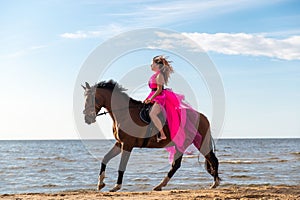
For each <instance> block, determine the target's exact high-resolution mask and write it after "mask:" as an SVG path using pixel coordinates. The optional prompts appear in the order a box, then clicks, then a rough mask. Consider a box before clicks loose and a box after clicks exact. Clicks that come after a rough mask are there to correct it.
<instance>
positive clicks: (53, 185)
mask: <svg viewBox="0 0 300 200" xmlns="http://www.w3.org/2000/svg"><path fill="white" fill-rule="evenodd" d="M42 187H43V188H54V187H58V185H55V184H47V185H43V186H42Z"/></svg>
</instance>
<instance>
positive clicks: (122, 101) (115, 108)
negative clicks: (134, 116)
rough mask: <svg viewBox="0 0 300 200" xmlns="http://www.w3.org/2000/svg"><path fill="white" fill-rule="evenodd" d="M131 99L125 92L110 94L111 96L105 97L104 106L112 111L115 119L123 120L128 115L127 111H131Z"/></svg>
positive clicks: (111, 113)
mask: <svg viewBox="0 0 300 200" xmlns="http://www.w3.org/2000/svg"><path fill="white" fill-rule="evenodd" d="M130 101H131V99H130V98H129V97H127V96H125V95H123V94H119V93H116V94H113V95H112V94H110V95H109V98H107V99H105V105H104V107H105V108H106V109H107V110H108V111H109V112H110V116H111V117H112V119H113V121H118V122H121V121H123V120H124V119H125V118H126V117H127V116H126V114H125V113H128V112H129V111H128V109H129V108H128V105H130V104H131V103H130ZM128 102H129V103H128Z"/></svg>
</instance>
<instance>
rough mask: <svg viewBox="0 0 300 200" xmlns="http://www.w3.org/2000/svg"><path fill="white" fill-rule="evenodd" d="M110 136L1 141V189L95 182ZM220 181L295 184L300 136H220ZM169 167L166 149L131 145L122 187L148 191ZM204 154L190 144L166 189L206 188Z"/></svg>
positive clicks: (111, 176)
mask: <svg viewBox="0 0 300 200" xmlns="http://www.w3.org/2000/svg"><path fill="white" fill-rule="evenodd" d="M114 142H115V141H114V140H89V141H80V140H57V141H45V140H42V141H37V140H34V141H0V156H1V159H0V193H1V194H11V193H34V192H39V193H40V192H47V193H49V192H58V191H67V190H78V189H91V190H94V189H96V187H97V181H98V174H99V170H100V163H101V159H102V158H103V156H104V155H105V153H106V152H108V150H109V149H110V148H111V147H112V146H113V144H114ZM216 156H217V158H218V159H219V163H220V165H219V173H220V177H221V178H222V182H221V186H220V187H222V186H230V185H256V184H264V185H266V184H270V185H282V184H285V185H299V184H300V139H218V140H216ZM119 160H120V156H117V157H115V158H114V159H112V160H111V162H110V163H109V164H108V166H107V170H106V179H105V183H106V187H105V188H104V189H103V191H108V190H109V189H111V188H112V187H113V186H114V184H115V183H116V180H117V174H118V173H117V171H118V165H119ZM169 169H170V164H169V160H168V152H167V151H166V150H165V149H140V148H136V149H134V150H133V152H132V154H131V157H130V159H129V163H128V166H127V170H126V172H125V175H124V181H123V188H122V191H150V190H151V189H152V188H153V187H154V186H155V185H156V184H158V183H159V182H160V181H161V180H162V179H163V178H164V177H165V176H166V174H167V172H168V171H169ZM212 182H213V178H212V177H211V176H210V175H209V174H208V173H207V172H206V170H205V167H204V157H203V155H199V152H198V151H196V150H195V149H192V148H191V149H189V152H188V154H185V155H184V157H183V160H182V165H181V168H180V169H179V170H178V171H177V173H176V174H175V175H174V177H173V178H172V179H171V181H170V182H169V184H168V186H167V187H166V188H165V189H200V188H207V187H209V185H210V184H211V183H212Z"/></svg>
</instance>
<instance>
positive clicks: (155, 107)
mask: <svg viewBox="0 0 300 200" xmlns="http://www.w3.org/2000/svg"><path fill="white" fill-rule="evenodd" d="M160 112H161V110H160V105H159V104H158V103H154V104H153V106H152V108H151V111H150V113H149V115H150V118H151V120H152V121H153V123H154V125H155V126H156V128H157V129H158V130H159V132H160V135H161V136H160V139H162V140H164V139H167V137H166V135H165V133H164V131H163V126H162V123H161V121H160V119H159V118H158V116H157V115H158V114H159V113H160Z"/></svg>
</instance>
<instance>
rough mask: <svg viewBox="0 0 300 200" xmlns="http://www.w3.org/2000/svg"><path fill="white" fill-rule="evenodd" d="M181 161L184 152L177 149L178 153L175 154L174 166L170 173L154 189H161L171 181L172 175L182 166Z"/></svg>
mask: <svg viewBox="0 0 300 200" xmlns="http://www.w3.org/2000/svg"><path fill="white" fill-rule="evenodd" d="M181 161H182V153H181V152H179V151H178V150H177V151H176V154H175V155H174V160H173V163H172V168H171V169H170V171H169V172H168V175H167V176H166V177H165V178H164V179H163V180H162V181H161V182H160V183H159V184H158V185H157V186H156V187H154V188H153V190H155V191H161V189H162V188H163V187H165V186H166V185H167V184H168V182H169V181H170V179H171V178H172V176H173V175H174V174H175V172H176V171H177V170H178V169H179V168H180V166H181Z"/></svg>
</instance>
